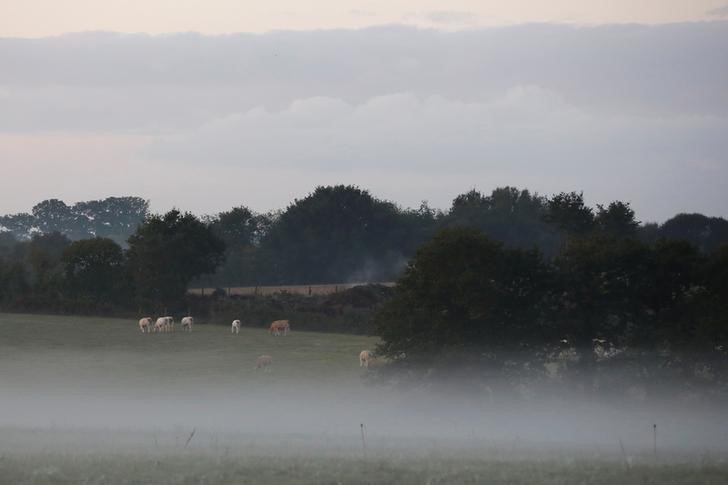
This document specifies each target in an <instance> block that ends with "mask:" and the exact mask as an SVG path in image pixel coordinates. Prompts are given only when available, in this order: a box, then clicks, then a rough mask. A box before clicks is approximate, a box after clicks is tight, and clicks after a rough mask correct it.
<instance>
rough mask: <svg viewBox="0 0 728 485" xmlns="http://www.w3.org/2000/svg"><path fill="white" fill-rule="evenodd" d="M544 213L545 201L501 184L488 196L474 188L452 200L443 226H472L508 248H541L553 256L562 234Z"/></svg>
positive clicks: (534, 195) (535, 195)
mask: <svg viewBox="0 0 728 485" xmlns="http://www.w3.org/2000/svg"><path fill="white" fill-rule="evenodd" d="M545 212H546V200H545V199H544V198H543V197H540V196H539V195H538V194H531V193H530V192H529V191H528V190H519V189H517V188H515V187H499V188H496V189H495V190H493V192H492V193H491V194H490V195H489V196H484V195H483V194H481V193H480V192H478V191H476V190H471V191H470V192H467V193H465V194H461V195H458V196H457V197H456V198H455V199H454V200H453V202H452V207H451V208H450V211H449V213H448V214H447V216H445V217H444V218H443V220H442V225H443V226H444V227H456V226H460V227H473V228H476V229H478V230H480V231H482V232H483V233H484V234H485V235H486V236H488V237H489V238H491V239H494V240H496V241H500V242H502V243H504V244H505V245H506V246H507V247H511V248H520V249H533V248H538V249H539V250H541V251H542V252H543V253H545V254H548V255H552V254H554V253H555V252H556V250H557V248H558V246H559V240H560V236H559V234H558V233H557V231H555V230H553V229H552V228H551V227H549V225H548V224H546V223H545V222H544V215H545Z"/></svg>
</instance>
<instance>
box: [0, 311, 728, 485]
mask: <svg viewBox="0 0 728 485" xmlns="http://www.w3.org/2000/svg"><path fill="white" fill-rule="evenodd" d="M375 344H376V339H373V338H368V337H360V336H351V335H334V334H321V333H313V332H311V333H308V332H297V331H296V329H295V322H293V332H292V333H291V334H290V335H289V336H287V337H285V338H284V337H273V336H270V335H268V333H267V332H266V331H264V330H260V329H246V328H244V329H242V330H241V333H240V334H239V335H231V334H230V330H229V328H227V327H220V326H212V325H209V326H208V325H197V326H196V327H195V329H194V331H193V332H192V333H191V334H187V333H182V332H179V331H178V332H175V333H171V334H150V335H143V334H141V333H140V332H139V330H138V328H137V326H136V322H134V321H124V320H118V319H102V318H85V317H84V318H81V317H56V316H38V315H10V314H0V410H2V413H0V483H150V484H163V483H185V484H187V483H189V484H193V483H194V484H199V483H265V484H287V483H420V484H424V483H431V484H435V483H512V484H521V483H522V484H536V483H545V484H556V483H564V484H570V483H574V484H577V483H594V484H607V483H623V484H632V483H634V484H637V483H639V484H643V483H655V484H658V483H664V484H677V483H701V484H703V483H705V484H708V483H711V484H719V483H728V461H727V458H728V450H727V449H726V444H728V439H726V438H728V430H726V425H725V419H723V418H725V412H724V411H720V410H719V411H718V412H717V413H714V414H709V413H703V412H700V411H698V412H696V413H694V414H691V415H684V414H683V415H681V414H676V413H672V412H667V411H664V412H662V414H660V413H658V412H655V411H654V410H651V409H636V410H629V411H628V412H620V413H617V412H615V411H614V410H612V409H610V408H604V407H599V406H598V405H597V404H595V403H587V404H582V405H578V404H574V405H573V406H571V407H570V408H569V409H564V406H563V405H556V406H553V407H544V406H540V405H539V406H535V405H530V406H531V407H523V406H522V405H520V404H517V403H506V405H500V406H499V405H496V404H494V403H493V402H492V401H487V400H483V399H480V398H475V399H473V398H472V397H470V398H465V397H464V396H460V395H449V396H442V395H436V394H434V393H432V392H430V391H422V390H410V391H395V390H392V389H386V388H381V387H376V386H372V385H371V384H368V383H367V382H366V380H364V379H362V377H363V375H365V373H366V371H365V370H363V369H360V368H359V365H358V358H357V356H358V353H359V351H360V350H362V349H364V348H372V347H373V346H374V345H375ZM263 353H266V354H270V355H272V356H273V358H274V362H273V365H272V367H271V368H270V369H269V370H268V371H265V372H263V371H256V370H254V368H253V367H254V362H255V358H256V357H257V356H258V355H260V354H263ZM653 422H659V423H660V450H659V455H658V456H657V457H656V456H654V455H653V453H652V434H651V430H652V427H651V425H652V423H653ZM360 423H365V440H366V448H365V447H364V443H363V442H362V435H361V429H360ZM619 442H623V444H624V449H622V448H620V446H619V445H618V443H619ZM721 443H723V444H722V445H721Z"/></svg>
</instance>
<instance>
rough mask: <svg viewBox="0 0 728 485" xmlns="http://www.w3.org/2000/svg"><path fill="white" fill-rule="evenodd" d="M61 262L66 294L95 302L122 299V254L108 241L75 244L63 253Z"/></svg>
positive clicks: (124, 284)
mask: <svg viewBox="0 0 728 485" xmlns="http://www.w3.org/2000/svg"><path fill="white" fill-rule="evenodd" d="M62 262H63V270H64V290H65V292H66V294H68V295H70V296H73V297H84V298H86V299H91V300H94V301H98V302H113V301H119V300H120V298H121V297H123V296H125V293H126V291H125V290H126V288H127V285H126V281H125V276H126V275H125V272H124V255H123V253H122V250H121V247H120V246H119V245H118V244H116V243H115V242H114V241H112V240H111V239H107V238H100V237H97V238H92V239H83V240H81V241H75V242H73V243H71V245H69V246H68V247H67V248H66V249H65V251H64V252H63V258H62Z"/></svg>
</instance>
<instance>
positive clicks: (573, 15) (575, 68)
mask: <svg viewBox="0 0 728 485" xmlns="http://www.w3.org/2000/svg"><path fill="white" fill-rule="evenodd" d="M55 3H57V2H45V1H40V0H26V1H24V2H7V1H4V0H0V35H5V36H6V37H4V38H0V66H2V68H0V167H1V168H2V173H1V174H0V194H2V197H0V213H11V212H17V211H27V210H29V209H30V208H31V207H32V206H33V204H34V203H36V202H38V201H39V200H42V199H45V198H50V197H59V198H62V199H64V200H66V201H68V202H75V201H78V200H86V199H90V198H101V197H106V196H109V195H127V194H128V195H139V196H142V197H145V198H149V199H151V202H152V207H153V209H155V210H158V211H161V210H165V209H168V208H170V207H172V206H177V207H180V208H183V209H188V210H192V211H193V212H196V213H213V212H217V211H220V210H225V209H228V208H230V207H232V206H234V205H240V204H245V205H248V206H250V207H252V208H254V209H256V210H269V209H277V208H283V207H285V206H286V205H287V204H288V203H290V202H291V201H292V200H293V199H294V198H296V197H299V198H300V197H302V196H305V195H306V194H307V193H308V192H310V191H311V190H312V189H313V188H314V187H315V186H316V185H321V184H333V183H350V184H356V185H359V186H361V187H364V188H368V189H370V190H371V191H372V192H373V193H374V194H375V195H377V196H379V197H383V198H387V199H391V200H394V201H396V202H399V203H400V204H402V205H405V206H417V205H419V202H420V201H421V200H423V199H426V200H428V201H429V202H430V204H431V205H433V206H436V207H441V208H447V207H449V205H450V201H451V200H452V198H453V197H455V196H456V195H457V194H459V193H462V192H464V191H467V190H469V189H471V188H474V187H475V188H478V189H480V190H482V191H484V192H489V191H490V190H491V189H493V188H494V187H497V186H502V185H515V186H518V187H525V188H529V189H531V190H533V191H538V192H539V193H542V194H545V195H550V194H553V193H555V192H559V191H562V190H566V191H570V190H583V191H584V192H585V195H586V198H587V200H588V202H590V203H592V204H594V203H607V202H609V201H611V200H614V199H620V200H625V201H630V202H631V203H632V205H633V207H634V208H635V209H636V211H637V213H638V216H639V218H640V219H642V220H645V221H652V220H657V221H662V220H664V219H666V218H668V217H670V216H672V215H674V214H675V213H677V212H680V211H688V212H693V211H697V212H702V213H705V214H708V215H718V216H724V217H726V216H728V195H727V194H728V190H726V186H728V183H727V182H728V55H726V53H727V52H728V20H721V18H726V19H728V6H725V8H723V6H722V5H721V2H710V1H705V2H673V1H665V0H662V1H660V2H651V1H646V2H639V3H640V5H641V6H640V7H639V8H633V9H632V10H630V9H629V2H621V1H619V2H616V3H614V8H610V9H606V8H603V7H598V8H597V7H595V8H586V7H583V5H588V2H587V3H584V2H575V1H555V2H518V1H516V2H511V3H512V4H513V5H512V6H511V7H503V6H499V4H496V3H495V2H469V1H459V2H448V10H447V11H445V10H439V9H437V8H436V7H437V2H429V3H428V2H408V1H395V2H391V5H390V3H389V2H388V3H384V2H368V3H361V2H358V3H357V2H351V3H350V2H327V1H320V2H313V3H312V11H313V12H316V11H320V12H328V13H329V14H330V15H328V16H326V15H321V16H318V17H317V16H316V15H313V14H310V13H308V12H307V13H306V14H303V13H296V12H295V8H294V7H295V6H296V5H300V2H296V3H294V2H286V1H277V2H267V3H266V5H267V4H268V3H270V5H269V9H268V10H266V12H268V14H270V12H272V11H273V10H275V8H278V7H277V6H280V9H281V11H284V10H286V8H288V7H290V12H291V15H292V17H291V18H290V19H288V20H285V21H284V20H283V19H279V20H278V21H275V22H274V21H273V20H272V19H273V16H272V14H270V15H263V14H261V15H260V23H257V24H256V23H254V22H253V21H252V20H251V18H252V17H255V16H256V15H257V14H256V13H255V9H252V10H250V11H249V12H248V13H247V14H246V15H242V16H239V18H236V20H235V22H233V21H232V20H231V19H229V21H228V22H227V23H225V21H224V20H225V15H223V13H224V12H226V11H232V10H229V9H232V8H233V7H232V5H234V4H238V3H239V2H232V1H231V2H225V1H220V2H216V3H213V5H216V6H215V8H209V9H208V8H206V7H205V8H203V7H202V5H203V2H196V1H192V0H179V1H177V2H176V3H175V4H179V3H181V4H185V5H187V4H189V9H188V10H185V9H181V8H180V9H175V12H176V11H177V10H181V11H182V12H176V13H175V15H173V16H171V17H169V18H166V19H165V20H161V16H155V15H156V13H159V12H161V11H163V6H164V5H167V4H169V3H170V2H164V1H161V0H160V1H148V2H146V3H145V4H148V5H149V8H148V13H149V15H148V16H147V17H145V18H146V20H144V21H141V20H139V22H141V23H135V20H134V18H135V16H136V17H139V16H138V15H136V14H135V13H134V12H138V10H139V8H140V7H139V5H141V4H142V3H141V2H135V1H125V2H122V1H118V2H116V1H109V2H104V3H105V5H107V7H108V8H107V9H103V11H102V9H99V8H98V7H97V5H98V3H100V2H96V1H93V2H92V1H81V0H73V1H67V2H64V5H67V6H68V10H67V11H66V10H64V13H63V14H62V15H61V14H60V13H59V15H42V16H40V15H36V16H35V21H34V20H33V15H32V13H33V12H36V13H38V12H40V11H43V9H46V8H48V9H49V10H51V9H50V7H49V6H50V5H51V4H54V5H55ZM123 5H126V6H127V7H128V9H127V10H122V9H121V7H122V6H123ZM204 5H208V2H204ZM287 5H288V7H287ZM529 6H530V7H532V8H527V7H529ZM556 6H560V7H561V8H556ZM648 6H649V7H650V8H648ZM82 7H83V8H87V9H88V11H89V15H87V16H85V17H83V16H81V15H75V14H74V12H76V13H78V11H80V10H79V9H82ZM274 7H275V8H274ZM345 7H346V8H348V10H342V9H345ZM385 7H386V8H385ZM455 7H456V8H455ZM582 7H583V8H582ZM34 9H36V10H34ZM226 9H228V10H226ZM354 11H358V14H357V15H359V16H361V17H366V16H370V17H371V16H375V17H376V18H371V19H369V20H368V21H366V22H365V21H363V20H362V21H361V22H360V23H357V22H353V21H352V20H351V19H352V18H354V17H356V16H357V15H354V14H353V13H352V12H354ZM8 12H10V13H11V15H10V16H8V15H6V14H7V13H8ZM192 12H197V17H196V18H197V23H195V21H194V18H193V17H194V16H193V15H192ZM342 12H343V13H342ZM347 12H348V14H347ZM364 12H369V13H368V14H366V15H365V14H364ZM385 13H386V15H385ZM369 14H371V15H369ZM630 15H631V16H630ZM251 16H252V17H251ZM249 17H250V18H249ZM82 18H83V19H86V20H83V21H82ZM256 18H257V17H256ZM88 19H91V20H88ZM154 19H156V21H154ZM246 19H247V20H246ZM347 19H348V20H347ZM630 19H632V20H635V21H638V22H641V24H629V25H627V24H615V23H613V22H624V21H626V20H630ZM705 19H713V20H711V21H701V22H685V20H705ZM92 20H93V21H92ZM137 20H138V18H137ZM205 20H207V21H205ZM380 21H392V22H395V21H396V22H398V23H400V24H407V23H409V24H414V25H418V26H419V27H413V26H411V25H410V26H406V25H387V26H379V27H369V28H359V29H355V28H352V27H359V26H361V25H366V24H367V23H374V24H376V23H378V22H380ZM519 21H540V22H543V23H539V24H525V25H509V24H512V23H518V22H519ZM562 21H569V22H574V24H570V25H566V24H563V23H556V22H562ZM84 22H90V23H84ZM144 22H146V23H144ZM317 22H318V23H317ZM665 22H672V23H665ZM203 24H204V27H205V28H201V26H202V25H203ZM577 24H579V25H577ZM586 24H591V25H586ZM319 27H322V28H324V29H322V30H298V31H293V30H288V31H276V32H267V33H262V34H251V33H248V34H233V35H211V34H164V35H149V34H118V33H117V34H112V33H102V32H87V33H73V34H64V35H59V36H53V37H45V38H31V37H36V36H42V35H46V34H56V33H58V32H61V31H64V30H83V29H112V30H117V31H128V32H132V31H140V30H142V31H147V32H152V33H156V32H162V31H167V30H178V31H179V30H199V31H205V32H211V33H214V32H226V31H232V30H249V31H261V30H269V29H275V28H282V29H306V28H319ZM423 27H427V28H423ZM13 36H18V37H13Z"/></svg>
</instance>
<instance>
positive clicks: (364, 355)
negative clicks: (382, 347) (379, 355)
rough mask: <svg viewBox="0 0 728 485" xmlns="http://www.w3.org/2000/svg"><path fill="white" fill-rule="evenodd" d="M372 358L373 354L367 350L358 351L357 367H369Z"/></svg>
mask: <svg viewBox="0 0 728 485" xmlns="http://www.w3.org/2000/svg"><path fill="white" fill-rule="evenodd" d="M372 360H374V354H373V353H372V352H371V351H369V350H362V351H361V352H359V367H366V368H367V369H368V368H369V363H370V362H371V361H372Z"/></svg>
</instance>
